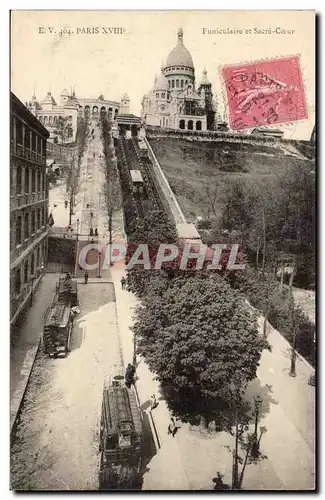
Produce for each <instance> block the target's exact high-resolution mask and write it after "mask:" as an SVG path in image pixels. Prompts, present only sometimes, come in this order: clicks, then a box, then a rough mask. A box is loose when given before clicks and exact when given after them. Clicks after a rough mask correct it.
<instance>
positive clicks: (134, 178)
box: [130, 170, 143, 183]
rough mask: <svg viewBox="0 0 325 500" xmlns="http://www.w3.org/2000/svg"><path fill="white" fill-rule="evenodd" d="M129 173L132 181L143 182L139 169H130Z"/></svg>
mask: <svg viewBox="0 0 325 500" xmlns="http://www.w3.org/2000/svg"><path fill="white" fill-rule="evenodd" d="M130 174H131V179H132V182H141V183H143V179H142V175H141V172H140V170H130Z"/></svg>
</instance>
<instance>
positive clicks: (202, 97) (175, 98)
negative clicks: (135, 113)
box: [141, 28, 215, 130]
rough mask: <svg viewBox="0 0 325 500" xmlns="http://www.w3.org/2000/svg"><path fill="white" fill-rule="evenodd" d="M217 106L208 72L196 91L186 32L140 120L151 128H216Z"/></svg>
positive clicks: (147, 98)
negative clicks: (151, 126)
mask: <svg viewBox="0 0 325 500" xmlns="http://www.w3.org/2000/svg"><path fill="white" fill-rule="evenodd" d="M214 115H215V103H214V101H213V95H212V86H211V83H210V82H209V81H208V77H207V71H206V70H204V71H203V77H202V81H201V82H200V84H199V86H198V88H197V90H196V85H195V69H194V64H193V60H192V57H191V54H190V53H189V51H188V50H187V49H186V47H185V46H184V43H183V30H182V29H181V28H180V29H179V30H178V34H177V45H176V47H175V48H174V49H173V50H172V51H171V52H170V54H169V56H168V57H167V61H166V64H163V65H162V66H161V71H160V75H159V77H158V78H157V76H156V78H155V81H154V86H153V88H152V90H151V91H150V92H149V93H148V94H146V95H145V96H144V97H143V100H142V111H141V117H142V119H143V120H144V121H145V123H146V124H148V125H154V126H160V127H164V128H172V129H181V130H211V129H213V128H214Z"/></svg>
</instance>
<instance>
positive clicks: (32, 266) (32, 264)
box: [30, 253, 35, 276]
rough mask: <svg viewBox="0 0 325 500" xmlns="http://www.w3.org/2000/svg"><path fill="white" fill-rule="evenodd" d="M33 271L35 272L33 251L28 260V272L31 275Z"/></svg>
mask: <svg viewBox="0 0 325 500" xmlns="http://www.w3.org/2000/svg"><path fill="white" fill-rule="evenodd" d="M34 272H35V256H34V253H32V257H31V260H30V274H31V276H33V274H34Z"/></svg>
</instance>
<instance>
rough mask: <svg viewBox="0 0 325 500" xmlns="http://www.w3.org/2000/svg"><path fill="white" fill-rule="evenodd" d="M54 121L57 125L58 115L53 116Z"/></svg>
mask: <svg viewBox="0 0 325 500" xmlns="http://www.w3.org/2000/svg"><path fill="white" fill-rule="evenodd" d="M53 123H54V124H55V125H56V124H57V123H58V117H57V116H55V117H54V118H53Z"/></svg>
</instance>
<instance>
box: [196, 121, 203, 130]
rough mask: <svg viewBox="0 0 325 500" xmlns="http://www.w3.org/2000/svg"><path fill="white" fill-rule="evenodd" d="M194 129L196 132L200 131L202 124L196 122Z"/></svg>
mask: <svg viewBox="0 0 325 500" xmlns="http://www.w3.org/2000/svg"><path fill="white" fill-rule="evenodd" d="M195 128H196V130H202V123H201V122H200V121H197V122H196V126H195Z"/></svg>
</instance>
